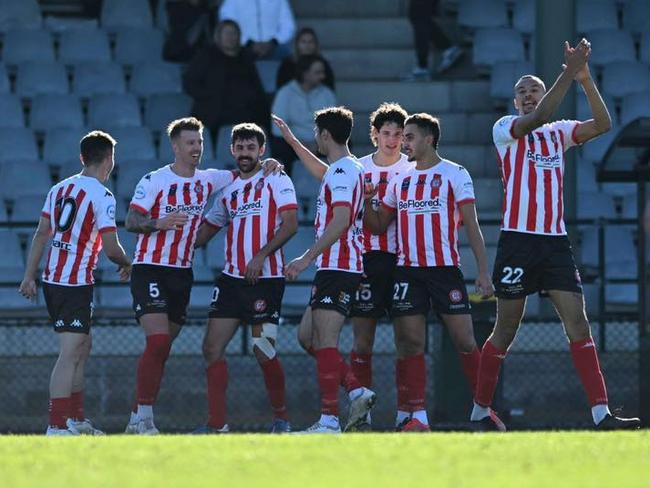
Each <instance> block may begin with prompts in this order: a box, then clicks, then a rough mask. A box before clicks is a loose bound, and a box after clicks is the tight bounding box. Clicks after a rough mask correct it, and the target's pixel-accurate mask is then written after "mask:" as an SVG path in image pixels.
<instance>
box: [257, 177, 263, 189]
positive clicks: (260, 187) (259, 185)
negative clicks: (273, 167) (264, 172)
mask: <svg viewBox="0 0 650 488" xmlns="http://www.w3.org/2000/svg"><path fill="white" fill-rule="evenodd" d="M262 188H264V178H262V179H261V180H260V181H258V182H257V184H256V185H255V190H257V191H260V190H261V189H262Z"/></svg>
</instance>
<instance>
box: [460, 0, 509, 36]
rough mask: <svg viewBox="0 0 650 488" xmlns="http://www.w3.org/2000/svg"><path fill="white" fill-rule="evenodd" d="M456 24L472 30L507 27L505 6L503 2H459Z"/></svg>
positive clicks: (461, 0) (491, 0)
mask: <svg viewBox="0 0 650 488" xmlns="http://www.w3.org/2000/svg"><path fill="white" fill-rule="evenodd" d="M458 24H459V25H461V26H463V27H470V28H473V29H480V28H485V27H506V26H507V25H508V11H507V9H506V4H505V2H504V1H503V0H460V1H459V3H458Z"/></svg>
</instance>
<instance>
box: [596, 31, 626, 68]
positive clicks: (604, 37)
mask: <svg viewBox="0 0 650 488" xmlns="http://www.w3.org/2000/svg"><path fill="white" fill-rule="evenodd" d="M589 42H591V45H592V48H593V52H592V54H591V56H590V57H589V62H590V63H591V64H593V65H595V66H603V65H608V64H610V63H615V62H617V61H634V60H635V59H636V50H635V48H634V40H633V39H632V36H631V35H630V33H629V32H626V31H622V30H603V29H601V30H596V31H592V32H589Z"/></svg>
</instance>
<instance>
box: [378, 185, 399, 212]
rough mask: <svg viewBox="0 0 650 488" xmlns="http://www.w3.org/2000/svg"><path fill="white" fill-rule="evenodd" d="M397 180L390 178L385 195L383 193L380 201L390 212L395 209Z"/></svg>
mask: <svg viewBox="0 0 650 488" xmlns="http://www.w3.org/2000/svg"><path fill="white" fill-rule="evenodd" d="M397 180H398V178H392V179H391V180H390V181H389V182H388V186H387V187H386V193H384V198H383V199H382V201H381V204H382V205H383V206H384V207H387V208H389V209H390V210H395V209H396V208H397Z"/></svg>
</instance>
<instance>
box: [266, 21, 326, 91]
mask: <svg viewBox="0 0 650 488" xmlns="http://www.w3.org/2000/svg"><path fill="white" fill-rule="evenodd" d="M293 50H294V52H293V55H291V56H287V57H286V58H284V59H283V60H282V64H281V65H280V68H278V75H277V78H276V86H277V87H278V88H280V87H282V86H284V85H286V84H287V83H289V82H290V81H291V80H295V79H296V62H297V61H298V58H299V57H300V56H309V55H312V54H318V55H320V45H319V43H318V37H316V32H314V29H312V28H311V27H303V28H302V29H300V31H298V34H297V35H296V39H295V41H294V43H293ZM323 63H324V64H325V80H324V81H323V84H325V85H327V86H328V87H330V88H331V89H332V90H334V89H335V88H334V72H333V71H332V68H331V66H330V64H329V63H328V62H327V60H326V59H323Z"/></svg>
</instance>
